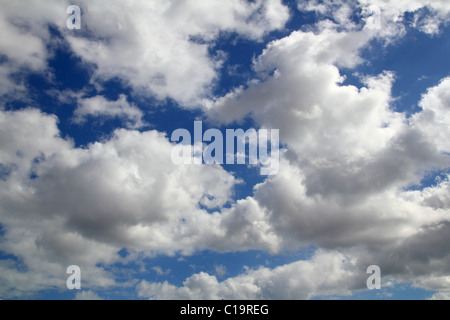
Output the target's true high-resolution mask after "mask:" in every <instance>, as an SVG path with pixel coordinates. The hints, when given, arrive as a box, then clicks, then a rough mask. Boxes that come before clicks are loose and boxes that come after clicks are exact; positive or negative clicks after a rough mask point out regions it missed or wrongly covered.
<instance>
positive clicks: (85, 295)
mask: <svg viewBox="0 0 450 320" xmlns="http://www.w3.org/2000/svg"><path fill="white" fill-rule="evenodd" d="M75 300H103V299H102V298H100V297H99V295H98V294H96V293H95V292H93V291H90V290H88V291H79V292H77V294H76V295H75Z"/></svg>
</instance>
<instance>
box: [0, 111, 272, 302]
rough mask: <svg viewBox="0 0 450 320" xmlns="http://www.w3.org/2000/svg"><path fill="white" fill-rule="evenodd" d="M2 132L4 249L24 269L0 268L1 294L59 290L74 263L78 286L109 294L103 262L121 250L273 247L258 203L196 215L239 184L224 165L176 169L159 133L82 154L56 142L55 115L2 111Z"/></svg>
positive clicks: (122, 136)
mask: <svg viewBox="0 0 450 320" xmlns="http://www.w3.org/2000/svg"><path fill="white" fill-rule="evenodd" d="M0 124H1V125H0V137H1V138H0V146H1V149H2V153H1V155H0V163H1V164H2V168H7V169H8V170H3V171H4V173H3V174H2V179H1V180H0V185H1V188H0V199H1V201H0V202H1V203H2V205H1V209H2V215H1V217H0V223H1V224H2V226H3V229H4V235H3V237H2V242H1V243H0V250H2V251H3V252H5V253H11V254H14V255H15V256H16V257H17V259H19V261H21V263H22V264H23V265H24V266H25V267H26V269H27V271H26V272H18V271H15V267H14V259H12V258H11V259H10V260H11V261H8V262H3V264H4V268H6V267H7V264H9V267H10V268H12V269H11V270H10V271H11V272H4V273H2V274H3V275H4V277H1V279H0V281H2V283H3V285H2V288H3V290H2V291H1V292H0V294H2V295H4V296H8V294H9V293H8V292H9V290H10V289H11V287H14V286H15V284H14V282H11V281H10V280H11V279H13V278H17V283H19V284H20V283H24V286H23V288H22V289H21V290H23V292H21V293H17V292H16V293H14V294H17V295H20V294H26V292H27V291H28V292H32V291H33V290H34V289H36V290H41V289H44V288H51V287H59V288H61V286H63V285H64V283H65V281H60V280H61V278H62V279H65V277H66V274H65V270H66V269H65V268H67V266H68V265H72V264H76V265H79V266H80V267H81V269H82V272H83V287H84V288H96V287H103V286H114V285H116V283H115V281H114V276H113V275H111V274H110V273H109V272H106V271H105V270H104V269H103V268H102V267H101V266H99V264H105V265H110V264H114V263H116V262H118V261H121V257H120V256H119V255H118V252H119V251H120V250H121V249H122V248H124V247H126V248H129V249H131V250H135V251H140V252H143V253H144V254H145V255H149V256H152V255H154V254H169V255H170V254H173V253H175V252H181V253H183V254H191V253H193V252H195V251H197V250H205V249H209V250H217V251H230V250H236V248H239V250H247V249H249V248H259V249H266V250H270V251H272V250H274V249H276V246H277V241H278V240H277V238H276V237H275V236H274V235H273V234H272V233H271V232H270V226H269V225H268V224H267V221H266V215H265V214H264V211H263V210H260V209H259V208H258V207H257V206H256V204H255V202H254V201H252V200H242V201H240V202H239V204H238V205H237V206H236V208H235V207H234V206H233V207H232V208H229V209H227V210H224V211H223V212H214V213H208V212H206V211H205V210H204V209H201V207H207V208H210V209H212V208H219V209H220V208H221V207H222V206H224V205H225V204H226V203H228V202H229V201H230V199H231V197H232V195H233V187H234V185H235V184H236V183H238V180H236V179H235V178H234V177H233V176H232V175H230V174H229V173H227V172H226V171H225V170H223V169H222V168H221V167H220V166H206V167H202V166H176V165H173V164H172V163H171V160H170V159H171V151H172V147H173V146H172V144H171V143H169V141H168V140H167V138H166V137H165V136H164V135H163V134H161V133H158V132H156V131H148V132H142V133H140V132H137V131H129V130H125V129H122V130H117V131H116V132H115V134H114V136H112V137H111V138H110V139H109V140H106V141H104V142H96V143H94V144H91V145H89V146H88V147H87V148H84V149H80V148H75V147H74V146H73V145H72V143H71V142H70V141H67V140H64V139H62V138H61V137H60V135H59V130H58V128H57V118H56V117H55V116H50V115H46V114H44V113H41V112H40V111H38V110H35V109H26V110H22V111H15V112H10V111H9V112H5V111H0ZM237 221H240V222H239V225H236V222H237ZM231 228H233V229H231ZM237 230H239V232H238V231H237ZM229 236H233V239H232V241H228V237H229ZM225 240H227V241H225ZM6 274H9V275H8V277H6ZM14 274H15V276H14ZM34 274H38V275H39V277H37V278H35V279H33V280H32V281H26V278H27V277H28V276H29V277H33V275H34ZM55 275H59V276H55ZM20 279H22V280H20ZM58 279H59V280H58Z"/></svg>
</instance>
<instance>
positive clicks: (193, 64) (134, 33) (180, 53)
mask: <svg viewBox="0 0 450 320" xmlns="http://www.w3.org/2000/svg"><path fill="white" fill-rule="evenodd" d="M123 6H124V3H123V2H119V1H97V2H95V3H94V2H88V1H83V2H82V7H83V8H84V11H85V12H86V13H85V14H84V15H83V19H84V20H83V21H84V26H85V28H86V29H88V30H89V32H90V33H91V34H92V35H93V37H90V36H83V35H81V36H79V35H74V34H72V33H71V34H67V33H66V35H67V39H68V41H69V43H70V45H71V48H72V49H73V51H74V52H75V53H76V54H77V55H79V56H81V57H82V59H83V60H85V61H89V62H91V63H94V64H95V65H96V66H97V69H96V71H95V74H94V79H98V80H107V79H110V78H115V77H118V78H120V79H121V80H122V81H123V82H124V83H126V84H129V85H131V86H132V87H133V88H134V89H135V91H136V92H138V93H142V94H144V95H152V96H156V97H157V98H158V99H161V100H163V99H165V98H172V99H175V100H176V101H178V102H180V103H181V104H183V105H192V104H197V103H199V101H200V100H199V99H201V98H202V97H205V96H207V95H209V94H210V89H211V86H212V85H213V84H214V82H215V81H216V80H217V71H218V70H217V69H218V67H220V65H221V58H220V57H213V56H211V55H210V54H209V52H208V45H209V43H211V42H213V41H214V40H215V39H216V38H217V37H218V36H219V33H220V32H228V33H231V32H236V33H238V34H240V35H241V36H243V37H247V38H251V39H255V40H258V39H261V37H263V36H264V35H265V34H266V33H268V32H270V31H273V30H276V29H280V28H283V26H284V23H285V22H286V21H287V19H288V17H289V14H288V10H287V8H285V7H284V6H283V5H282V4H281V1H279V0H258V1H254V2H247V1H240V0H233V1H227V2H226V3H224V2H223V1H219V0H212V1H208V2H207V3H205V2H204V1H200V0H194V1H165V0H164V1H153V2H151V3H150V2H148V1H140V2H134V3H133V6H131V7H127V8H126V9H124V7H123ZM104 17H108V19H105V18H104ZM149 22H150V23H149Z"/></svg>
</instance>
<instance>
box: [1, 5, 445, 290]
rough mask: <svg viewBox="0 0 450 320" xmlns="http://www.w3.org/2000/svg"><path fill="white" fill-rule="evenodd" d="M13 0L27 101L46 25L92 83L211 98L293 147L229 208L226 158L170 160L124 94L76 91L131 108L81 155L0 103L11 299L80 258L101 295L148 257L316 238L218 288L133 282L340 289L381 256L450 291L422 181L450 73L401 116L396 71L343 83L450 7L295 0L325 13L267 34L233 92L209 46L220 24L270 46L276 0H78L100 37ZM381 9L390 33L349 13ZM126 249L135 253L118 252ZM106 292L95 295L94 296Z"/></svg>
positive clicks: (392, 267)
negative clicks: (128, 264) (371, 56)
mask: <svg viewBox="0 0 450 320" xmlns="http://www.w3.org/2000/svg"><path fill="white" fill-rule="evenodd" d="M1 4H2V9H4V10H2V12H1V13H0V26H2V30H5V35H6V36H5V37H2V39H1V40H0V53H1V54H2V57H4V58H2V61H3V60H4V61H3V62H2V63H0V76H1V77H0V82H1V86H0V90H1V91H0V93H1V94H2V95H3V99H8V97H10V96H13V95H17V93H21V95H22V97H23V99H28V97H27V88H26V87H25V86H24V84H23V83H21V82H20V81H17V77H15V76H14V75H17V74H21V73H23V72H29V71H30V70H31V71H38V72H48V70H47V66H46V61H47V59H48V57H49V55H51V47H52V46H57V45H58V43H54V40H53V39H52V37H51V35H50V31H49V30H48V28H47V26H48V25H49V24H51V25H53V26H56V28H58V29H59V31H60V32H61V34H62V36H63V37H64V39H65V40H66V41H67V43H68V44H69V46H70V48H71V50H73V52H74V53H75V54H76V55H77V56H79V57H80V58H81V59H82V61H83V62H86V63H89V64H92V65H94V66H95V69H94V71H93V73H92V77H91V82H92V83H93V84H94V85H96V86H101V85H102V83H103V82H104V81H106V80H108V79H111V78H116V77H117V78H120V79H121V80H122V82H123V84H124V85H127V86H130V87H131V88H132V89H133V94H135V95H143V96H146V97H147V96H152V97H155V98H157V99H159V100H164V99H166V98H171V99H174V100H175V101H177V102H178V103H179V104H180V105H182V106H183V107H186V108H192V107H194V106H197V107H199V106H200V105H201V107H202V108H203V110H204V112H205V114H206V115H207V117H208V119H209V120H210V121H211V122H212V123H220V124H228V123H231V122H233V121H239V120H242V119H244V118H245V117H247V116H250V117H251V118H252V119H253V120H254V121H255V122H256V123H257V124H259V125H260V126H261V127H265V128H282V129H283V130H281V131H280V138H281V140H282V142H283V144H284V145H285V146H286V148H285V149H284V151H283V152H282V160H281V161H282V163H281V164H280V172H279V174H278V175H276V176H274V177H270V178H268V179H267V180H266V181H264V182H263V183H261V184H259V185H257V186H255V190H254V195H253V196H252V197H248V198H246V199H241V200H238V201H236V202H233V203H232V205H231V207H229V206H226V204H228V203H229V202H230V201H232V199H233V190H234V186H235V185H236V184H238V183H240V181H239V180H238V179H236V178H235V177H234V176H233V175H232V174H231V173H229V172H226V171H225V170H224V169H223V168H221V167H220V166H213V167H211V166H207V167H200V166H175V165H173V164H172V163H171V161H170V154H171V150H172V145H171V144H170V142H169V141H168V139H167V137H166V136H164V135H163V134H162V133H159V132H157V131H148V132H139V131H135V130H132V129H136V128H139V127H141V126H142V125H143V123H142V119H141V118H142V115H143V112H144V111H142V110H139V107H138V106H136V105H134V104H130V103H128V102H127V99H126V97H125V96H120V97H119V100H117V101H107V100H106V99H105V98H104V97H101V96H98V97H92V98H84V97H81V96H80V95H75V96H76V98H77V100H78V105H79V107H78V109H77V110H76V111H75V114H74V119H75V120H76V121H84V120H85V118H86V117H88V116H90V117H105V116H107V117H113V116H121V117H125V118H127V119H129V120H130V123H129V125H128V129H118V130H116V131H115V132H114V134H113V136H111V137H107V138H105V139H104V140H102V141H98V142H96V143H93V144H90V145H88V146H86V147H85V148H80V147H75V146H74V144H73V143H72V142H71V141H70V140H69V139H64V138H62V137H61V134H60V131H59V129H58V119H57V118H56V117H55V116H53V115H49V114H46V113H43V112H41V111H39V110H38V109H36V108H29V109H24V110H21V111H6V110H4V108H3V107H2V109H1V110H0V149H1V153H0V199H1V200H0V203H1V205H0V210H1V216H0V223H1V225H2V236H1V238H0V239H1V240H0V250H1V251H3V252H5V253H8V254H10V255H14V256H9V257H7V258H6V259H2V260H0V270H1V272H0V296H1V297H4V298H8V297H17V296H23V295H26V294H29V293H30V292H31V293H33V292H37V291H39V290H44V289H48V288H63V287H64V285H65V268H66V267H67V266H68V265H70V264H74V263H75V264H78V265H80V266H81V267H82V268H83V283H84V285H85V286H86V287H87V288H91V289H93V290H94V291H95V289H97V288H107V287H110V286H115V285H124V284H119V283H117V282H116V281H115V279H114V275H113V274H111V273H110V272H108V271H106V270H105V269H104V268H102V265H112V264H114V263H116V262H124V261H129V260H130V259H133V258H134V257H136V256H137V255H138V254H140V253H143V254H144V255H148V256H151V255H154V254H167V255H171V254H174V253H176V252H181V253H182V254H185V255H189V254H192V253H194V252H196V251H199V250H212V251H217V252H227V251H234V250H241V251H246V250H265V251H268V252H271V253H277V252H280V251H281V250H284V249H289V250H299V249H302V248H304V247H307V246H311V245H312V246H314V247H317V248H319V249H318V251H317V252H316V253H315V255H314V256H313V257H312V258H311V259H310V260H307V261H297V262H294V263H291V264H288V265H284V266H280V267H278V268H274V269H269V268H265V267H261V268H259V269H256V270H248V271H246V272H245V273H244V274H241V275H238V276H235V277H232V278H229V279H226V280H224V281H222V282H219V280H218V279H217V278H216V277H215V276H213V275H209V274H206V273H198V274H194V275H192V276H191V277H189V278H188V279H186V281H185V282H184V284H183V286H182V287H176V286H174V285H171V284H169V283H167V282H166V283H152V282H148V281H139V284H138V285H137V286H136V290H137V293H138V294H139V296H141V297H145V298H162V299H166V298H175V299H179V298H189V299H190V298H192V299H200V298H207V299H222V298H225V299H235V298H249V299H259V298H266V299H270V298H272V299H279V298H286V299H307V298H313V297H317V296H342V295H350V294H351V293H352V290H357V289H362V288H364V285H365V277H364V275H365V271H366V268H367V266H369V265H372V264H377V265H379V266H380V267H381V269H382V271H383V275H385V277H386V278H387V279H393V281H405V282H412V283H413V284H414V285H416V286H418V287H421V288H425V289H429V290H436V291H439V293H438V294H436V295H435V296H434V298H445V297H448V295H449V291H450V289H449V288H450V287H449V281H450V280H449V277H448V274H449V272H450V267H449V266H450V263H449V260H450V254H449V252H450V250H449V247H448V246H449V243H450V242H449V239H448V235H449V234H450V233H449V230H448V229H449V227H450V211H449V210H450V197H449V196H448V194H449V181H448V178H449V177H448V176H447V177H444V178H442V179H441V180H440V181H437V183H436V185H435V186H432V187H428V188H425V189H423V190H412V189H411V188H410V187H411V186H413V185H417V184H420V181H421V180H422V179H423V177H425V176H426V175H427V174H429V173H432V172H436V171H443V170H446V169H448V168H449V167H450V161H449V157H448V153H449V152H450V145H449V142H448V139H447V137H448V136H449V134H450V132H449V130H450V129H449V123H450V122H449V121H450V110H449V106H450V96H449V94H448V92H449V89H450V78H448V79H442V82H441V83H440V84H438V85H437V86H435V87H433V88H430V89H429V90H428V92H426V93H425V94H424V95H423V97H422V99H421V101H420V103H419V105H420V107H421V108H422V110H421V111H420V112H418V113H417V114H415V115H413V116H412V117H410V118H408V117H407V116H406V115H405V114H403V113H400V112H395V111H393V110H392V108H391V103H392V100H393V97H392V94H391V87H392V84H393V83H394V81H395V74H393V73H392V72H390V70H386V71H385V72H383V73H381V74H379V75H375V76H373V75H372V76H366V77H364V79H363V82H364V85H363V86H362V87H361V88H357V87H355V86H352V85H344V84H343V83H344V78H343V76H342V75H341V72H340V67H347V68H355V67H357V66H358V64H359V63H361V62H362V61H363V60H362V58H361V57H360V50H361V49H362V48H364V47H367V46H368V45H369V44H370V41H371V40H373V39H382V40H384V41H386V43H389V42H392V41H395V39H396V38H397V37H399V36H401V35H402V34H403V33H404V32H406V31H405V28H404V26H403V25H402V24H401V18H402V15H403V14H404V13H405V12H406V11H411V12H415V14H416V15H417V21H416V22H417V24H416V27H417V28H418V29H419V30H421V31H423V32H426V33H429V34H437V33H438V32H439V26H440V24H441V23H445V22H446V21H448V14H449V12H450V6H449V5H448V3H447V2H446V1H419V0H417V1H396V3H395V5H394V4H393V3H392V2H389V1H381V0H380V1H375V0H373V1H369V0H361V1H359V2H357V1H352V2H351V3H350V2H344V1H337V2H333V3H331V1H322V2H320V3H319V2H318V1H308V2H305V1H301V2H299V8H300V9H302V10H314V11H317V12H318V13H319V16H321V15H322V16H323V19H322V20H320V21H319V22H318V23H317V24H316V25H315V26H313V27H310V28H309V29H308V28H305V29H304V30H298V31H295V32H293V33H292V34H290V35H288V36H286V37H285V38H282V39H279V40H275V41H273V42H271V43H270V44H268V46H267V48H266V49H265V50H264V52H263V53H262V54H261V55H260V56H259V57H256V58H255V59H254V65H253V68H254V70H255V74H256V78H255V79H250V80H249V82H248V84H247V85H246V86H243V87H240V88H236V89H234V90H233V91H231V92H230V93H228V94H227V95H226V96H223V97H212V96H211V92H212V90H211V88H212V86H213V85H214V82H215V81H216V80H217V78H218V76H219V74H218V72H219V68H220V65H221V63H222V59H224V57H223V56H220V55H215V56H214V55H212V54H211V53H210V52H209V50H208V48H209V45H210V44H211V43H212V42H214V41H215V40H216V39H217V38H218V37H219V36H220V35H221V34H222V33H223V32H225V33H226V32H228V33H229V32H236V33H239V34H240V36H242V37H246V38H248V39H251V40H254V41H259V40H261V39H262V38H263V37H264V35H265V34H267V33H268V32H270V31H273V30H276V29H281V28H283V27H284V25H285V23H286V21H287V19H288V18H289V12H288V9H287V8H286V7H285V6H283V5H282V3H281V1H277V0H260V1H251V2H249V1H239V0H236V1H227V2H226V3H223V1H208V3H207V4H206V3H205V2H204V1H202V2H200V1H195V0H194V1H181V0H180V1H175V0H174V1H133V2H131V1H130V2H129V3H128V2H124V1H121V2H120V4H119V2H118V1H95V2H88V1H81V2H80V5H81V7H82V8H83V10H84V12H85V13H86V14H83V26H84V29H85V30H88V32H87V31H84V32H80V33H79V34H78V35H76V36H75V35H74V34H73V33H70V32H68V31H67V30H65V29H64V26H65V16H64V15H63V16H61V14H60V12H65V9H66V7H67V5H68V4H69V3H68V2H62V1H48V3H46V6H45V8H43V7H42V6H40V5H37V4H36V3H34V2H33V3H27V4H25V2H24V1H14V2H7V1H1ZM127 4H129V7H130V9H129V10H128V9H127V10H123V8H124V6H126V5H127ZM369 5H377V6H379V8H380V10H381V13H382V17H381V23H382V24H384V25H383V28H382V29H379V30H378V29H372V28H366V27H364V26H363V25H358V24H355V22H354V21H352V20H351V19H350V16H351V14H352V6H353V7H355V6H356V7H358V8H363V7H365V6H369ZM425 6H428V10H432V11H435V12H437V13H438V14H437V15H435V17H434V18H433V19H432V20H431V19H428V20H427V18H426V17H427V16H422V15H424V14H425V13H424V12H423V11H424V7H425ZM322 16H321V17H322ZM104 17H108V19H104ZM21 43H27V46H26V47H25V48H22V47H23V46H21ZM49 44H51V45H49ZM19 48H20V49H21V50H18V49H19ZM17 53H19V54H17ZM25 70H28V71H25ZM19 79H20V77H19ZM5 97H6V98H5ZM211 212H213V213H211ZM122 248H128V249H129V251H130V252H135V253H136V255H133V254H131V255H130V256H129V257H126V258H124V257H122V256H120V255H118V252H119V251H120V250H121V249H122ZM135 283H136V282H131V283H127V284H125V285H128V286H132V285H135ZM94 291H88V292H87V293H86V295H85V297H98V296H97V295H96V294H95V292H94ZM83 297H84V296H83V295H81V294H80V295H79V296H78V298H83Z"/></svg>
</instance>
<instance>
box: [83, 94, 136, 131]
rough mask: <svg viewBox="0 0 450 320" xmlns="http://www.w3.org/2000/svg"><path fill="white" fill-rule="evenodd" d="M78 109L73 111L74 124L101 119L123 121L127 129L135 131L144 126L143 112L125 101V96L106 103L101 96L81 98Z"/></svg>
mask: <svg viewBox="0 0 450 320" xmlns="http://www.w3.org/2000/svg"><path fill="white" fill-rule="evenodd" d="M78 104H79V106H78V108H77V109H76V110H75V111H74V116H75V122H76V123H83V122H85V121H86V120H87V118H88V117H96V118H101V119H104V118H106V119H108V118H115V117H117V118H120V119H125V121H126V124H127V127H128V128H130V129H137V128H140V127H143V126H144V125H145V123H144V121H143V119H142V118H143V116H144V114H143V112H142V111H141V110H140V109H139V108H138V107H136V106H135V105H134V104H130V103H129V102H128V101H127V96H125V95H123V94H122V95H120V96H119V99H118V100H117V101H108V100H106V98H105V97H103V96H95V97H92V98H82V99H80V100H79V101H78Z"/></svg>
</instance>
